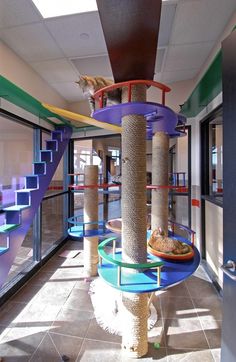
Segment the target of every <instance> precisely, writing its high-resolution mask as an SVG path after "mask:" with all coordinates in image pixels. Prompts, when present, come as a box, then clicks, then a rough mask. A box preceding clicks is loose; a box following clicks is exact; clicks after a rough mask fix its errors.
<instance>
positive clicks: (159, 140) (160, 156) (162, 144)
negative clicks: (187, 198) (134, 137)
mask: <svg viewBox="0 0 236 362" xmlns="http://www.w3.org/2000/svg"><path fill="white" fill-rule="evenodd" d="M168 155H169V135H168V134H166V133H164V132H157V133H156V134H155V135H154V137H153V139H152V184H153V185H158V186H159V185H162V186H167V185H168V183H169V182H168ZM151 215H152V216H151V225H152V230H155V229H158V228H162V230H163V231H164V232H165V234H166V235H168V188H163V189H156V190H152V212H151Z"/></svg>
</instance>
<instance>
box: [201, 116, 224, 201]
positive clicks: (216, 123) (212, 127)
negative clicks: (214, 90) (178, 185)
mask: <svg viewBox="0 0 236 362" xmlns="http://www.w3.org/2000/svg"><path fill="white" fill-rule="evenodd" d="M201 149H202V152H201V153H202V156H201V165H202V170H201V175H202V176H201V179H202V180H201V185H202V197H203V198H206V199H208V200H209V201H212V202H216V203H219V204H222V201H223V199H222V197H223V118H222V110H221V109H220V110H218V111H215V112H214V113H213V114H212V115H210V116H209V117H208V119H206V120H205V121H204V122H202V124H201Z"/></svg>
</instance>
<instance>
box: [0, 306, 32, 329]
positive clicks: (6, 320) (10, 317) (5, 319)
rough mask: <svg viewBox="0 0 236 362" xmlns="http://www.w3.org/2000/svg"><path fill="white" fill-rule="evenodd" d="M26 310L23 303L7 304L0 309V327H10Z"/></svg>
mask: <svg viewBox="0 0 236 362" xmlns="http://www.w3.org/2000/svg"><path fill="white" fill-rule="evenodd" d="M26 308H27V306H26V305H25V304H24V303H15V302H11V301H9V302H7V303H6V304H4V305H3V306H2V307H1V309H0V325H2V326H8V325H10V324H11V323H12V322H14V320H15V319H16V318H17V317H18V315H19V314H20V313H21V312H23V311H24V310H25V309H26Z"/></svg>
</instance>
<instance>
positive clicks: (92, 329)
mask: <svg viewBox="0 0 236 362" xmlns="http://www.w3.org/2000/svg"><path fill="white" fill-rule="evenodd" d="M86 338H88V339H95V340H98V341H105V342H114V343H121V337H120V336H118V335H116V334H111V333H108V332H106V331H105V330H104V329H103V328H101V327H100V326H99V325H98V323H97V321H96V319H95V318H93V319H92V320H91V322H90V324H89V328H88V330H87V333H86Z"/></svg>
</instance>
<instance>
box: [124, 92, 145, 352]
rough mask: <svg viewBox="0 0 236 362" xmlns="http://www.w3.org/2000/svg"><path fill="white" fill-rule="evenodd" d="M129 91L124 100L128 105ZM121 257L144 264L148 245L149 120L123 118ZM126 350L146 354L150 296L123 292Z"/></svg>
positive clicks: (136, 96) (139, 96) (137, 97)
mask: <svg viewBox="0 0 236 362" xmlns="http://www.w3.org/2000/svg"><path fill="white" fill-rule="evenodd" d="M127 93H128V92H127V88H124V89H123V92H122V101H123V102H127V99H128V94H127ZM132 101H137V102H138V101H139V102H145V101H146V86H145V85H137V86H135V87H133V88H132ZM122 130H123V131H122V205H121V214H122V255H123V259H124V261H126V262H129V263H145V262H146V260H147V243H146V120H145V118H144V117H143V116H138V115H128V116H125V117H123V118H122ZM122 301H123V315H122V319H123V333H122V347H123V351H125V352H126V353H127V355H128V356H129V357H133V358H138V357H142V356H144V355H145V354H146V353H147V350H148V342H147V319H148V295H147V294H135V293H123V296H122Z"/></svg>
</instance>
